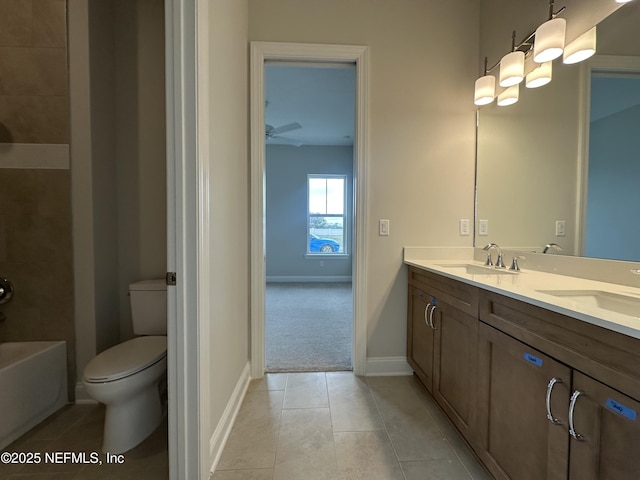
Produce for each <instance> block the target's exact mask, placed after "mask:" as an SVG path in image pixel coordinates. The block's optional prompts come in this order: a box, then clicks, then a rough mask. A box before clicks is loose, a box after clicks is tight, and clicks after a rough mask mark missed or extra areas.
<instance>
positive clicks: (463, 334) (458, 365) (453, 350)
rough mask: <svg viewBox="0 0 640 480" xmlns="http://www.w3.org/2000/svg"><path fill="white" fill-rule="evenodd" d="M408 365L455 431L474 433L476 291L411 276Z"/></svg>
mask: <svg viewBox="0 0 640 480" xmlns="http://www.w3.org/2000/svg"><path fill="white" fill-rule="evenodd" d="M409 272H410V273H409V279H410V280H409V282H410V286H409V311H408V323H407V327H408V335H407V351H408V355H407V358H408V361H409V364H410V365H411V366H412V368H413V369H414V371H415V372H416V375H417V376H418V378H419V379H420V380H421V381H422V383H423V384H424V385H425V387H426V388H427V390H429V392H431V394H432V395H433V397H434V398H435V399H436V401H437V402H438V404H439V405H440V406H441V407H442V409H443V410H444V412H445V413H446V414H447V415H448V416H449V418H450V419H451V421H452V422H453V423H454V425H455V426H456V427H457V428H458V429H459V430H460V431H461V432H462V434H463V435H464V436H465V437H466V438H468V439H471V438H473V429H474V427H475V405H476V402H475V391H476V358H477V344H478V341H477V334H478V321H477V316H476V313H475V312H477V305H478V292H477V289H476V288H475V287H473V286H470V285H467V284H464V283H461V282H457V281H455V280H451V279H448V278H446V277H441V276H439V275H434V274H431V273H429V272H425V271H422V270H419V269H414V268H410V270H409Z"/></svg>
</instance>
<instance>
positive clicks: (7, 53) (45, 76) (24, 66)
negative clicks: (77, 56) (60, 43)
mask: <svg viewBox="0 0 640 480" xmlns="http://www.w3.org/2000/svg"><path fill="white" fill-rule="evenodd" d="M66 57H67V52H66V50H65V49H64V48H34V47H0V72H2V84H1V85H0V95H9V96H19V95H35V96H42V95H52V96H66V95H68V94H69V91H68V81H67V58H66Z"/></svg>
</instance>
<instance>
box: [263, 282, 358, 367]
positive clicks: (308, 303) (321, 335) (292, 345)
mask: <svg viewBox="0 0 640 480" xmlns="http://www.w3.org/2000/svg"><path fill="white" fill-rule="evenodd" d="M265 323H266V325H265V347H266V348H265V350H266V351H265V356H266V369H267V372H314V371H316V372H327V371H337V370H352V366H351V349H352V347H351V345H352V336H353V296H352V293H351V284H350V283H324V282H321V283H268V284H267V288H266V322H265Z"/></svg>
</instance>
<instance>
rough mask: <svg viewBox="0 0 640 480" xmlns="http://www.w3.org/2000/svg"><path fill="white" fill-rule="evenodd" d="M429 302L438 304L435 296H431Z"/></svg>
mask: <svg viewBox="0 0 640 480" xmlns="http://www.w3.org/2000/svg"><path fill="white" fill-rule="evenodd" d="M431 303H432V304H433V305H437V304H438V299H437V298H435V297H431Z"/></svg>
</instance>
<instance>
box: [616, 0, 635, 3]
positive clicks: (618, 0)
mask: <svg viewBox="0 0 640 480" xmlns="http://www.w3.org/2000/svg"><path fill="white" fill-rule="evenodd" d="M631 1H632V0H616V3H629V2H631Z"/></svg>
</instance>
